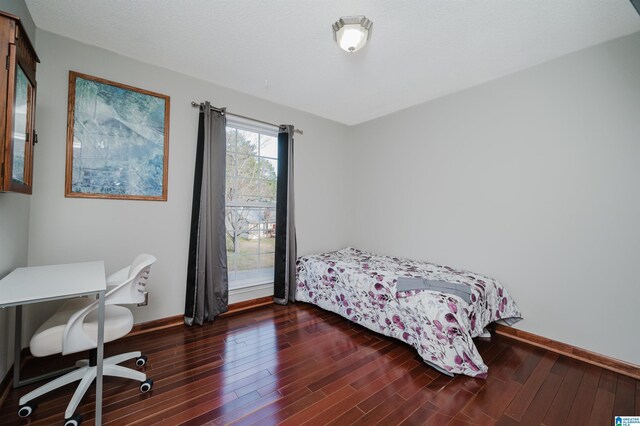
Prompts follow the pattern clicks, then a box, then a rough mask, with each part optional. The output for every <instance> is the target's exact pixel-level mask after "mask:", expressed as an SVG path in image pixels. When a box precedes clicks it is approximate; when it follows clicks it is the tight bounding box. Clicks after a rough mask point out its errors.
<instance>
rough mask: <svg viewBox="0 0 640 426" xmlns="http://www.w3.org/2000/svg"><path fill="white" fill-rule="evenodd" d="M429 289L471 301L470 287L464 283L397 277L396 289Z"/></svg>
mask: <svg viewBox="0 0 640 426" xmlns="http://www.w3.org/2000/svg"><path fill="white" fill-rule="evenodd" d="M411 290H431V291H439V292H442V293H449V294H453V295H455V296H458V297H459V298H461V299H462V300H464V301H465V302H467V303H470V302H471V287H469V286H468V285H465V284H459V283H449V282H446V281H439V280H429V279H426V278H422V277H398V287H397V291H399V292H400V291H411Z"/></svg>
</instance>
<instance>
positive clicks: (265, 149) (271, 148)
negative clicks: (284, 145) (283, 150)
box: [260, 135, 278, 158]
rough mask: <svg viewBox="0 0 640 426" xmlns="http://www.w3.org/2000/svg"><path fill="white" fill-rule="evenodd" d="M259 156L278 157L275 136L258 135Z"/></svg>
mask: <svg viewBox="0 0 640 426" xmlns="http://www.w3.org/2000/svg"><path fill="white" fill-rule="evenodd" d="M260 156H261V157H271V158H278V139H277V138H276V137H275V136H267V135H260Z"/></svg>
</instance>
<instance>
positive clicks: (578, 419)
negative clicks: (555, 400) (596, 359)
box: [567, 365, 601, 425]
mask: <svg viewBox="0 0 640 426" xmlns="http://www.w3.org/2000/svg"><path fill="white" fill-rule="evenodd" d="M600 373H601V369H600V368H598V367H596V366H594V365H587V366H586V368H585V371H584V375H583V376H582V381H581V382H580V387H579V388H578V392H577V393H576V396H575V398H574V400H573V404H572V406H571V411H569V416H568V418H567V422H569V423H571V424H576V425H586V424H587V423H588V421H589V415H590V414H591V409H592V408H593V401H594V400H595V398H596V392H597V391H598V382H599V381H600Z"/></svg>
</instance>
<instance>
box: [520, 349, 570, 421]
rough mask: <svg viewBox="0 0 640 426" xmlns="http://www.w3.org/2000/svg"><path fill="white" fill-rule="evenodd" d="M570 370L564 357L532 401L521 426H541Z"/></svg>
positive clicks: (555, 365)
mask: <svg viewBox="0 0 640 426" xmlns="http://www.w3.org/2000/svg"><path fill="white" fill-rule="evenodd" d="M567 370H568V367H567V364H566V361H565V360H564V359H563V357H561V358H559V359H558V360H557V361H556V363H555V364H554V366H553V367H552V368H551V370H550V372H549V374H548V375H547V378H546V380H545V381H544V383H543V384H542V386H541V387H540V389H539V390H538V392H537V393H536V396H535V397H534V398H533V400H532V401H531V404H530V405H529V407H528V408H527V410H526V411H525V412H524V414H523V416H522V420H521V422H520V424H521V425H536V426H538V425H540V424H541V423H542V420H543V419H544V416H546V414H547V411H548V410H549V407H550V406H551V403H552V402H553V400H554V399H555V397H556V394H557V393H558V389H559V388H560V385H561V384H562V381H563V380H564V375H565V374H566V372H567Z"/></svg>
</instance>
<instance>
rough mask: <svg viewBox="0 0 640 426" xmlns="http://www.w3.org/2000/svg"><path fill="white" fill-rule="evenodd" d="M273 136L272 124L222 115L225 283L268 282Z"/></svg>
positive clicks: (274, 160) (234, 285) (273, 209)
mask: <svg viewBox="0 0 640 426" xmlns="http://www.w3.org/2000/svg"><path fill="white" fill-rule="evenodd" d="M277 170H278V140H277V132H276V130H275V129H271V128H262V127H257V126H255V125H252V122H248V123H243V122H235V121H231V120H229V121H227V170H226V172H227V182H226V189H225V195H226V218H225V224H226V233H227V235H226V240H227V241H226V242H227V266H228V271H229V288H231V289H234V288H242V287H248V286H252V285H257V284H264V283H268V282H273V264H274V257H275V229H276V187H277V181H276V174H277Z"/></svg>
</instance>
